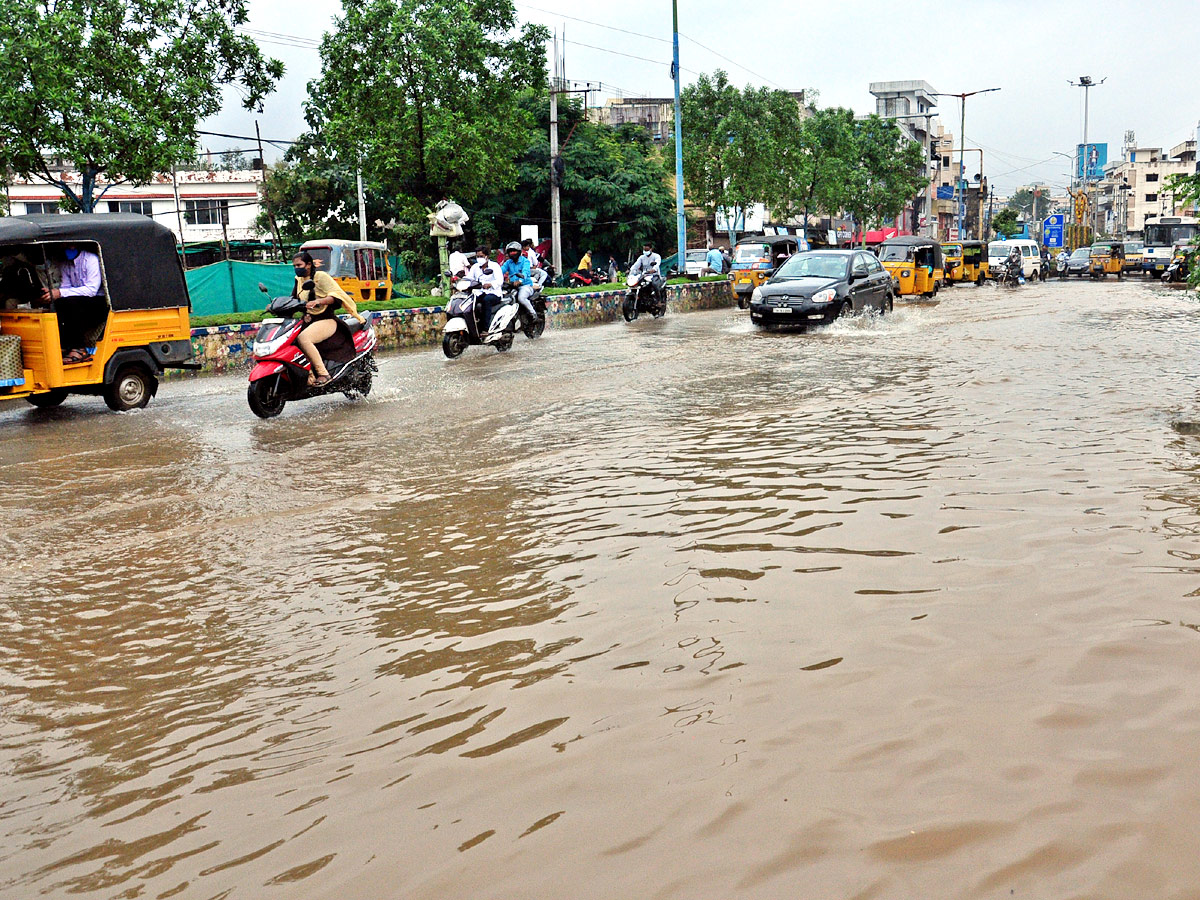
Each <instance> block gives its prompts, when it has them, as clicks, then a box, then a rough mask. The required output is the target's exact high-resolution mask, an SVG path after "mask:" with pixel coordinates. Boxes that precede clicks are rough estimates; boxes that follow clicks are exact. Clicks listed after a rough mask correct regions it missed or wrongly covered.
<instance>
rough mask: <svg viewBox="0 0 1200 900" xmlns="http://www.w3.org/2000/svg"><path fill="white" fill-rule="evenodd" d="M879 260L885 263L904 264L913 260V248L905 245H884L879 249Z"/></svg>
mask: <svg viewBox="0 0 1200 900" xmlns="http://www.w3.org/2000/svg"><path fill="white" fill-rule="evenodd" d="M879 258H880V259H881V260H883V261H884V262H903V261H904V260H906V259H912V258H913V248H912V247H908V246H905V245H904V244H884V245H883V246H882V247H880V248H879Z"/></svg>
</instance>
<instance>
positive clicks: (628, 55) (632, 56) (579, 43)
mask: <svg viewBox="0 0 1200 900" xmlns="http://www.w3.org/2000/svg"><path fill="white" fill-rule="evenodd" d="M563 43H564V44H566V43H571V44H574V45H575V46H576V47H587V48H588V49H589V50H599V51H600V52H601V53H611V54H613V55H614V56H624V57H626V58H628V59H639V60H641V61H642V62H648V63H654V64H655V65H656V66H662V65H666V64H667V63H666V61H665V60H661V59H652V58H650V57H648V56H637V55H636V54H633V53H622V52H621V51H620V50H609V49H608V48H607V47H597V46H596V45H595V44H585V43H583V41H577V40H574V39H572V40H571V41H567V40H565V39H564V40H563ZM679 68H680V71H683V72H687V73H688V74H689V75H699V74H700V73H699V72H696V71H694V70H692V69H686V68H684V67H683V66H680V67H679Z"/></svg>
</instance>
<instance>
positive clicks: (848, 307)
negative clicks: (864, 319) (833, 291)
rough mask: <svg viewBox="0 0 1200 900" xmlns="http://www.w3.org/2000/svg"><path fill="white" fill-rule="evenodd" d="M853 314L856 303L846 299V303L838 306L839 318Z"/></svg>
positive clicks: (847, 317)
mask: <svg viewBox="0 0 1200 900" xmlns="http://www.w3.org/2000/svg"><path fill="white" fill-rule="evenodd" d="M853 315H854V304H853V303H851V302H850V301H849V300H847V301H845V302H844V303H842V305H841V306H840V307H838V314H837V317H838V318H839V319H849V318H850V317H851V316H853Z"/></svg>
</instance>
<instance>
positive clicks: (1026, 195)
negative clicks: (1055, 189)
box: [1005, 186, 1050, 220]
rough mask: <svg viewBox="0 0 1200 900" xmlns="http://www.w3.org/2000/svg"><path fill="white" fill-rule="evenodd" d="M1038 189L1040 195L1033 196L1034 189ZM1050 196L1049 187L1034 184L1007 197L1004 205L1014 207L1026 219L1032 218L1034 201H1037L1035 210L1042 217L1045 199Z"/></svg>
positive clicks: (1045, 206) (1044, 209)
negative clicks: (1007, 199)
mask: <svg viewBox="0 0 1200 900" xmlns="http://www.w3.org/2000/svg"><path fill="white" fill-rule="evenodd" d="M1035 190H1036V191H1040V192H1041V196H1035V195H1034V191H1035ZM1049 196H1050V189H1049V188H1045V187H1039V186H1035V187H1032V188H1028V187H1023V188H1021V189H1019V190H1018V191H1017V192H1016V193H1014V194H1013V195H1012V197H1010V198H1009V201H1008V203H1007V204H1005V205H1006V206H1008V207H1010V208H1012V209H1015V210H1016V211H1017V212H1019V213H1022V214H1024V216H1025V218H1026V219H1029V220H1032V219H1033V218H1034V201H1037V211H1038V213H1039V218H1041V217H1043V214H1044V213H1045V212H1046V209H1047V203H1046V199H1045V198H1047V197H1049Z"/></svg>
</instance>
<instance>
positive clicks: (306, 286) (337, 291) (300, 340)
mask: <svg viewBox="0 0 1200 900" xmlns="http://www.w3.org/2000/svg"><path fill="white" fill-rule="evenodd" d="M292 266H293V268H294V269H295V270H296V283H295V285H294V286H293V287H292V296H293V297H296V298H298V299H300V300H303V301H304V308H305V309H306V310H307V312H305V314H304V330H303V331H301V332H300V334H299V336H298V337H297V338H296V346H298V347H299V348H300V349H301V351H303V353H304V355H305V356H307V357H308V361H309V362H310V363H312V367H313V372H315V373H316V374H315V376H313V375H310V376H309V381H308V383H309V384H310V385H312V386H313V387H321V386H322V385H324V384H327V383H328V382H329V370H328V369H326V368H325V363H324V361H323V360H322V359H321V354H320V353H319V352H318V350H317V344H319V343H321V342H322V341H325V340H328V339H329V338H331V337H333V334H334V332H335V331H337V320H336V316H335V314H336V313H337V311H338V308H339V307H342V306H344V307H346V311H347V312H348V313H350V315H352V316H354V318H355V319H357V320H358V321H359V322H360V323H361V322H365V321H366V319H364V318H363V317H362V316H361V315H359V312H358V307H357V306H356V305H355V303H354V301H353V300H352V299H351V298H350V295H349V294H347V293H346V292H345V291H343V290H342V289H341V288H340V287H339V286H338V283H337V282H336V281H334V280H333V276H331V275H330V274H329V273H328V272H321V271H319V270H318V269H317V266H316V263H314V262H313V258H312V255H311V254H310V253H308V252H304V253H298V254H296V257H295V258H294V259H293V260H292Z"/></svg>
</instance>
